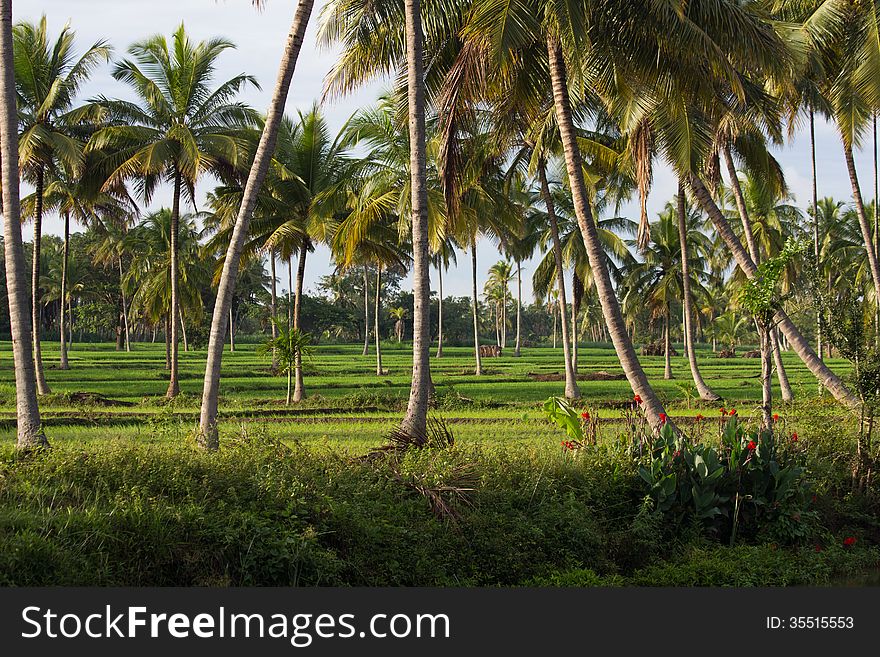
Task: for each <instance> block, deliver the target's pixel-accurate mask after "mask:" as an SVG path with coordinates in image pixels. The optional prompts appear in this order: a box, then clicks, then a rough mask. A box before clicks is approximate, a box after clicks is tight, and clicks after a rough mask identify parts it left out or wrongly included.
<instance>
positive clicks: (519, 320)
mask: <svg viewBox="0 0 880 657" xmlns="http://www.w3.org/2000/svg"><path fill="white" fill-rule="evenodd" d="M520 347H522V262H520V261H519V260H517V261H516V346H515V347H514V349H513V355H514V356H516V357H517V358H518V357H519V352H520Z"/></svg>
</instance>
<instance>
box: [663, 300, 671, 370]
mask: <svg viewBox="0 0 880 657" xmlns="http://www.w3.org/2000/svg"><path fill="white" fill-rule="evenodd" d="M669 315H670V312H669V304H667V305H666V313H665V314H664V315H663V378H664V379H666V380H669V379H671V378H673V377H672V357H671V355H670V353H669V323H670V322H669Z"/></svg>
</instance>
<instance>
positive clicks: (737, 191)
mask: <svg viewBox="0 0 880 657" xmlns="http://www.w3.org/2000/svg"><path fill="white" fill-rule="evenodd" d="M724 160H725V162H726V164H727V174H728V176H729V177H730V188H731V190H733V196H734V198H735V199H736V207H737V209H738V210H739V218H740V221H741V222H742V228H743V235H745V237H746V244H747V246H748V248H749V255H750V256H751V258H752V262H754V263H755V264H756V265H757V264H759V263H760V262H761V252H760V251H759V250H758V244H757V242H756V241H755V234H754V232H753V231H752V222H751V219H750V218H749V213H748V209H747V208H746V202H745V197H744V196H743V192H742V186H741V185H740V183H739V177H738V176H737V175H736V167H735V166H734V164H733V157H732V156H731V153H730V145H725V146H724ZM770 342H771V345H772V351H773V357H774V360H775V361H776V376H777V378H778V379H779V388H780V390H781V391H782V398H783V400H785V401H791V400H792V399H794V393H793V392H792V390H791V385H790V384H789V382H788V374H786V372H785V365H784V364H783V362H782V357H781V356H780V355H779V344H778V342H777V340H776V339H775V334H774V333H772V332H771V334H770ZM762 353H763V352H762Z"/></svg>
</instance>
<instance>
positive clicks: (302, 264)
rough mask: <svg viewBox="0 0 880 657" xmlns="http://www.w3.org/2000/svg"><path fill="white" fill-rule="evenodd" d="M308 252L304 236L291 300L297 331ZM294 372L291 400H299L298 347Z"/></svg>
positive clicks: (301, 385)
mask: <svg viewBox="0 0 880 657" xmlns="http://www.w3.org/2000/svg"><path fill="white" fill-rule="evenodd" d="M308 253H309V240H308V238H304V239H303V242H302V244H301V245H300V247H299V262H297V267H296V297H295V300H294V302H293V328H294V329H296V330H297V331H299V329H300V324H301V322H302V318H301V317H300V313H301V312H302V295H303V280H304V279H305V275H306V256H307V255H308ZM294 374H295V379H294V388H293V401H295V402H299V401H302V400H303V398H304V397H305V396H306V386H305V383H304V382H303V365H302V350H301V349H300V348H299V347H297V349H296V352H295V353H294Z"/></svg>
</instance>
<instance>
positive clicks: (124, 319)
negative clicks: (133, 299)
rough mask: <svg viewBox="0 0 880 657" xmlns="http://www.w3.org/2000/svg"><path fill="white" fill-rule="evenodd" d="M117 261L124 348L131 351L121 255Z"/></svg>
mask: <svg viewBox="0 0 880 657" xmlns="http://www.w3.org/2000/svg"><path fill="white" fill-rule="evenodd" d="M117 262H118V263H119V294H120V295H121V296H122V324H123V327H124V328H125V350H126V351H131V329H130V328H129V325H128V301H127V300H126V299H125V286H124V285H123V284H122V256H121V255H120V256H119V258H118V259H117Z"/></svg>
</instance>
